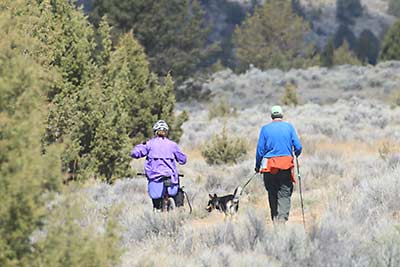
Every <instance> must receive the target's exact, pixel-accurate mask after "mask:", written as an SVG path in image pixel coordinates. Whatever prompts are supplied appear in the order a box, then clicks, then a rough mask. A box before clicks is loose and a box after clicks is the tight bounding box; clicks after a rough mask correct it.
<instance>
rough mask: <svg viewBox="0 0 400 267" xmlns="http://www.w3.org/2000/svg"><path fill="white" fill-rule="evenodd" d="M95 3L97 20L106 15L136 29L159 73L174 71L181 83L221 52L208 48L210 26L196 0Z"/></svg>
mask: <svg viewBox="0 0 400 267" xmlns="http://www.w3.org/2000/svg"><path fill="white" fill-rule="evenodd" d="M93 5H94V12H93V13H92V18H93V20H95V21H98V20H99V18H100V17H101V16H103V15H105V14H106V15H107V17H108V18H109V21H110V24H111V25H112V26H113V27H114V28H115V29H116V30H119V31H120V32H128V31H130V30H133V34H134V35H135V38H137V40H139V42H140V43H141V45H142V46H143V47H144V48H145V52H146V54H147V55H148V56H149V61H150V64H151V68H152V70H154V71H155V72H156V73H157V74H158V75H161V76H166V75H167V74H169V73H170V74H171V75H172V76H173V77H174V78H175V79H176V80H177V81H178V82H180V81H182V80H184V79H186V78H188V77H189V76H191V75H193V73H194V72H196V71H197V70H198V69H199V68H201V67H206V66H204V65H203V64H204V62H205V61H204V60H205V59H206V58H209V57H210V56H211V55H213V54H214V52H216V51H217V49H216V47H207V36H208V33H209V29H208V28H205V27H204V24H205V22H204V12H203V10H202V8H201V6H200V4H199V3H198V1H196V0H195V1H190V0H162V1H160V0H139V1H138V0H135V1H132V0H96V1H94V3H93Z"/></svg>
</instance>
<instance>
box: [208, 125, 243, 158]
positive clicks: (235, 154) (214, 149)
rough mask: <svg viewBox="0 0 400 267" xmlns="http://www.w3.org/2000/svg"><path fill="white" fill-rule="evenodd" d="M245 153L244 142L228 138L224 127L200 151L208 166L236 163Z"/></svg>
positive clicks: (236, 138)
mask: <svg viewBox="0 0 400 267" xmlns="http://www.w3.org/2000/svg"><path fill="white" fill-rule="evenodd" d="M246 153H247V144H246V141H245V140H244V139H241V138H238V137H229V136H228V133H227V130H226V128H225V127H224V128H223V130H222V133H221V134H220V135H218V134H217V135H214V136H213V137H212V139H211V141H210V142H209V143H207V144H206V145H205V147H204V149H203V150H202V151H201V154H202V155H203V157H204V158H205V159H206V162H207V163H208V164H210V165H220V164H224V163H236V162H237V161H238V160H239V159H240V158H241V157H243V156H244V155H246Z"/></svg>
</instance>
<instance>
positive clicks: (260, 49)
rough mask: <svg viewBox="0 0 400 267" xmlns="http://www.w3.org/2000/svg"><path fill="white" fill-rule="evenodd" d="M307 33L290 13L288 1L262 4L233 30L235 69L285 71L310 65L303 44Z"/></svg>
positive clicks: (295, 16) (307, 49)
mask: <svg viewBox="0 0 400 267" xmlns="http://www.w3.org/2000/svg"><path fill="white" fill-rule="evenodd" d="M308 31H309V26H308V24H307V23H306V22H305V21H304V20H303V19H302V18H301V17H299V16H297V15H295V14H294V13H293V11H292V5H291V1H289V0H274V1H269V2H266V3H265V4H264V5H263V6H260V7H258V8H256V10H255V12H254V14H253V15H252V16H249V17H248V18H247V19H246V20H245V21H244V23H243V24H242V25H241V26H240V27H238V28H237V29H236V30H235V35H234V43H235V46H236V50H237V58H238V60H239V63H240V66H239V69H240V70H245V69H247V68H248V66H249V65H250V64H253V65H254V66H256V67H258V68H261V69H268V68H280V69H285V70H287V69H290V68H292V67H304V66H308V65H310V64H311V63H312V62H310V57H311V56H310V54H311V53H309V51H310V47H309V46H308V45H307V44H306V43H305V41H304V37H305V34H306V33H307V32H308Z"/></svg>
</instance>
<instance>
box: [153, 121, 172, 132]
mask: <svg viewBox="0 0 400 267" xmlns="http://www.w3.org/2000/svg"><path fill="white" fill-rule="evenodd" d="M168 130H169V127H168V124H167V123H166V122H165V121H163V120H159V121H157V122H156V123H155V124H154V126H153V132H157V131H166V132H168Z"/></svg>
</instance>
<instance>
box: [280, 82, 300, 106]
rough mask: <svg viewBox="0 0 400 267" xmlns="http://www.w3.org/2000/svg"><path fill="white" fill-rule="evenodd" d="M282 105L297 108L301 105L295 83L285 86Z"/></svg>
mask: <svg viewBox="0 0 400 267" xmlns="http://www.w3.org/2000/svg"><path fill="white" fill-rule="evenodd" d="M282 104H283V105H286V106H297V105H298V104H299V100H298V98H297V92H296V86H295V85H294V84H293V83H287V84H286V85H285V91H284V94H283V97H282Z"/></svg>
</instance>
